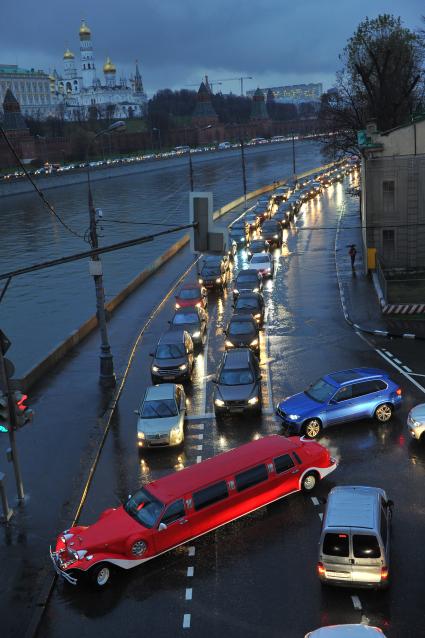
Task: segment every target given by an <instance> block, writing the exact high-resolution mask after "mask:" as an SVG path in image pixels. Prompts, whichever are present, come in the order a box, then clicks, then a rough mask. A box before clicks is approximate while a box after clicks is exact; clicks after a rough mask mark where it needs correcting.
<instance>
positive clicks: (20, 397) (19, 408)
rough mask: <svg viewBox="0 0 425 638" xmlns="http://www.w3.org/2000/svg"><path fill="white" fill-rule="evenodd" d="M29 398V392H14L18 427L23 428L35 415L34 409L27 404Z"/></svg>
mask: <svg viewBox="0 0 425 638" xmlns="http://www.w3.org/2000/svg"><path fill="white" fill-rule="evenodd" d="M27 399H28V395H27V394H23V393H22V392H19V390H17V391H16V392H14V393H13V404H14V406H15V423H16V429H18V428H21V427H22V426H23V425H25V423H28V421H32V418H33V416H34V411H33V410H31V408H29V407H28V406H27V405H25V401H26V400H27Z"/></svg>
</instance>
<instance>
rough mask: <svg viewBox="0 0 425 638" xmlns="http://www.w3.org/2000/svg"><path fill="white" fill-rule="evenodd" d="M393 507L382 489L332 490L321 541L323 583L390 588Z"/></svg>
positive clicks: (341, 487) (351, 488)
mask: <svg viewBox="0 0 425 638" xmlns="http://www.w3.org/2000/svg"><path fill="white" fill-rule="evenodd" d="M392 506H393V503H392V501H390V500H389V499H388V498H387V495H386V493H385V492H384V490H382V489H381V488H379V487H363V486H351V485H341V486H338V487H334V489H333V490H331V491H330V493H329V498H328V502H327V506H326V512H325V515H324V517H323V524H322V532H321V535H320V542H319V562H318V565H317V572H318V575H319V578H320V580H321V581H322V583H327V584H329V585H339V586H347V587H370V588H375V589H383V588H385V587H387V586H388V583H389V561H390V525H391V514H392Z"/></svg>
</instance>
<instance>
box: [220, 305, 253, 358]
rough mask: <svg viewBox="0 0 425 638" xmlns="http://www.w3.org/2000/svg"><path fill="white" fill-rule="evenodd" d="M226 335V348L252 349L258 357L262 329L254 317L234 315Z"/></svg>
mask: <svg viewBox="0 0 425 638" xmlns="http://www.w3.org/2000/svg"><path fill="white" fill-rule="evenodd" d="M224 334H225V335H226V340H225V342H224V347H225V348H226V350H229V349H230V348H251V350H253V351H254V352H255V353H256V354H257V355H258V354H259V352H260V329H259V327H258V323H257V322H256V321H255V319H254V318H253V317H251V316H250V315H247V314H238V313H236V314H234V315H233V316H232V318H231V319H230V322H229V325H228V326H227V328H226V330H225V332H224Z"/></svg>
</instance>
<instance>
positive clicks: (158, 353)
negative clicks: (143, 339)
mask: <svg viewBox="0 0 425 638" xmlns="http://www.w3.org/2000/svg"><path fill="white" fill-rule="evenodd" d="M151 357H153V360H152V365H151V376H152V382H153V383H158V382H159V381H174V382H179V381H190V380H191V379H192V371H193V364H194V356H193V341H192V337H191V336H190V334H189V333H188V332H187V330H175V331H174V330H169V331H168V332H166V333H165V334H163V335H162V337H161V338H160V340H159V341H158V345H157V346H156V350H155V352H151Z"/></svg>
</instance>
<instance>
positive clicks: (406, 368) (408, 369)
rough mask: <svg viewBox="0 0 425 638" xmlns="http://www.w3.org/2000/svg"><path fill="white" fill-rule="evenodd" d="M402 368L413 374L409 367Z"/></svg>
mask: <svg viewBox="0 0 425 638" xmlns="http://www.w3.org/2000/svg"><path fill="white" fill-rule="evenodd" d="M402 368H404V370H406V372H410V373H412V372H413V370H411V369H410V368H408V367H407V366H402Z"/></svg>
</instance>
